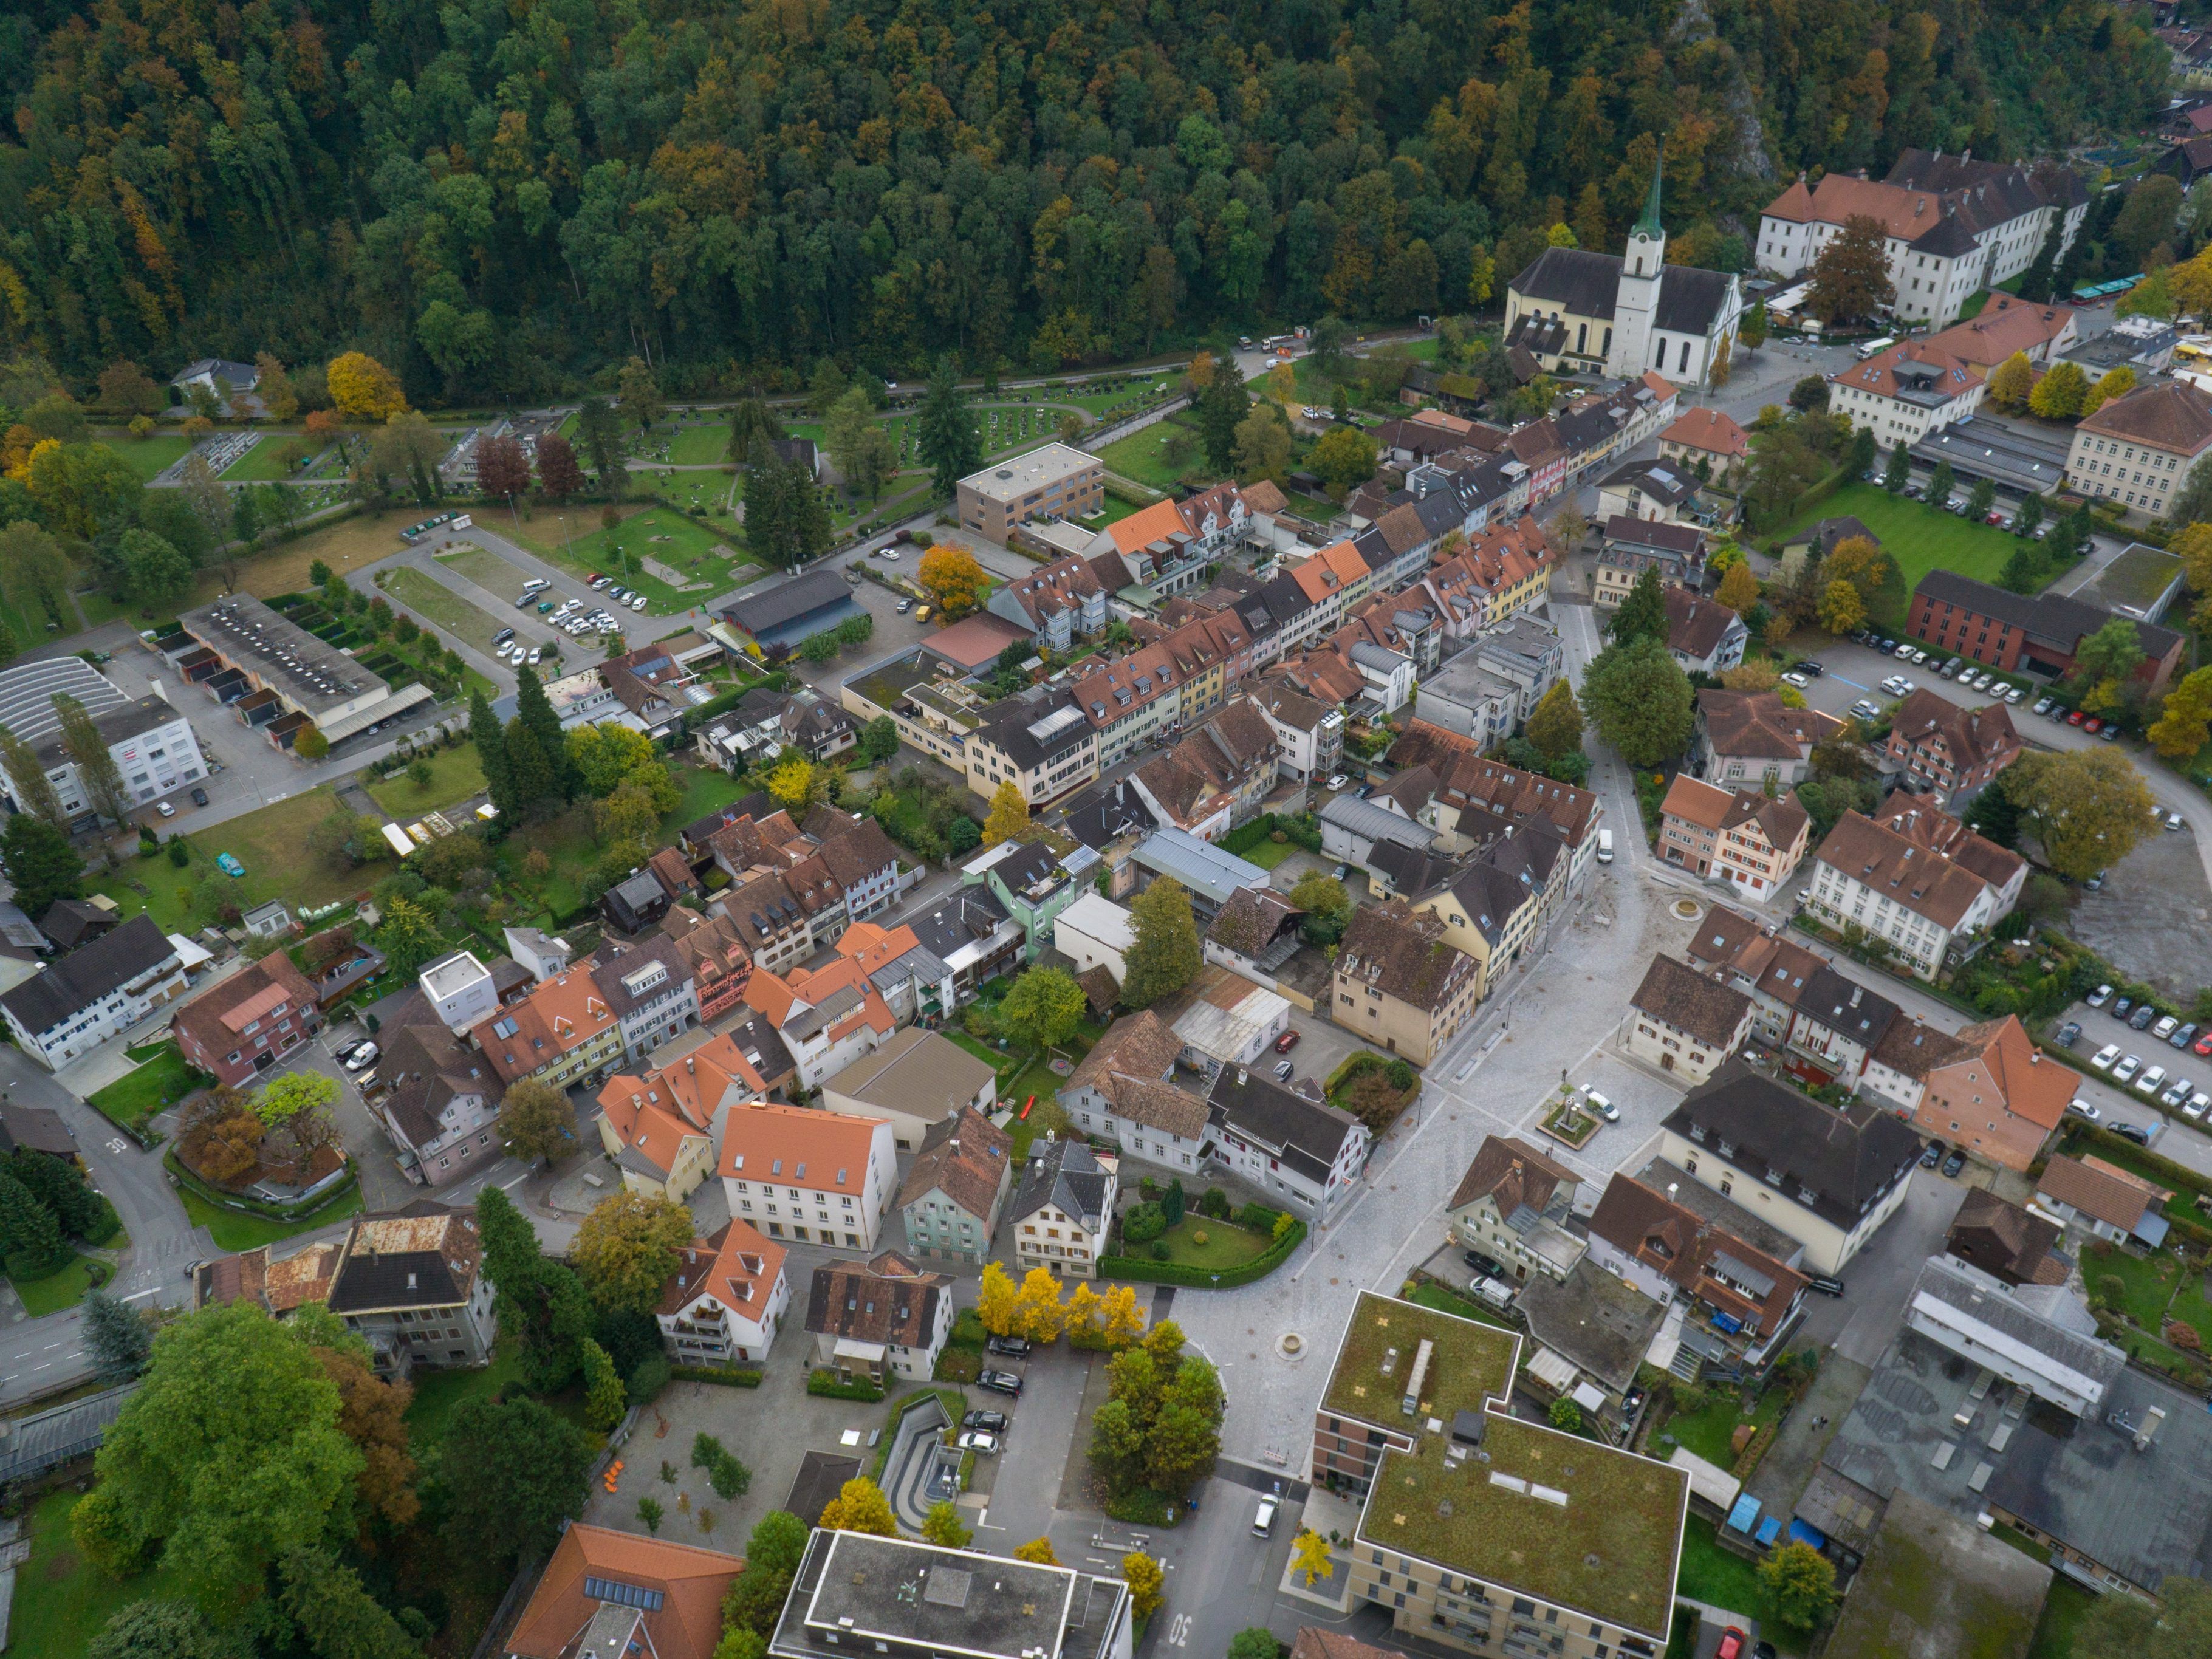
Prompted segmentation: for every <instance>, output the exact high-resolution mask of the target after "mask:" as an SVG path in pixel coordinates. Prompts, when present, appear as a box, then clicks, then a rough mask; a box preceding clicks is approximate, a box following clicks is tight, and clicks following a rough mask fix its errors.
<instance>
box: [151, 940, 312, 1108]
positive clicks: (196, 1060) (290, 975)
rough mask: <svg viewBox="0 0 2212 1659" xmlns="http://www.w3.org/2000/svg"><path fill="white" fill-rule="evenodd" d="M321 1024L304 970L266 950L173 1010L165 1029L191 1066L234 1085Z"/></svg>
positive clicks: (244, 1081) (281, 954)
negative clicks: (302, 971) (217, 983)
mask: <svg viewBox="0 0 2212 1659" xmlns="http://www.w3.org/2000/svg"><path fill="white" fill-rule="evenodd" d="M322 1027H323V1016H322V1011H321V1010H320V1009H319V1007H317V1006H316V1004H315V993H314V987H313V986H311V985H309V984H308V983H307V975H304V974H302V973H301V971H300V970H299V969H297V968H295V967H294V966H293V965H292V959H291V957H288V956H286V955H285V954H284V952H283V951H270V953H269V954H268V955H267V956H265V957H262V958H261V960H260V961H258V962H254V963H247V964H246V966H245V967H243V968H241V969H239V970H238V972H236V973H234V974H233V975H231V976H230V977H229V978H228V979H227V980H224V981H222V983H221V984H219V985H216V986H214V987H210V989H208V990H205V991H203V992H202V993H201V994H199V995H197V996H196V997H194V998H193V999H192V1000H191V1001H190V1002H187V1003H186V1004H185V1006H183V1007H181V1008H179V1009H178V1010H177V1015H176V1018H175V1019H173V1021H171V1022H170V1028H169V1029H170V1030H171V1031H172V1032H173V1034H174V1035H175V1036H176V1039H177V1047H178V1048H179V1051H180V1052H181V1053H182V1054H184V1057H185V1059H186V1060H190V1061H191V1063H192V1066H193V1067H194V1069H196V1070H197V1071H202V1072H205V1073H207V1074H208V1075H209V1076H210V1077H212V1078H213V1079H215V1080H216V1082H218V1083H222V1084H227V1085H229V1086H230V1087H231V1088H234V1089H238V1088H246V1087H250V1086H252V1081H253V1079H255V1078H257V1077H259V1076H261V1075H262V1074H263V1073H266V1072H267V1071H269V1070H270V1067H272V1066H275V1065H276V1062H277V1061H278V1060H280V1059H282V1058H283V1056H284V1055H285V1054H289V1053H290V1052H291V1051H292V1050H293V1049H294V1048H297V1047H298V1046H299V1045H300V1044H301V1043H302V1042H305V1041H307V1038H309V1037H311V1036H313V1035H314V1034H315V1033H316V1032H317V1031H319V1030H322Z"/></svg>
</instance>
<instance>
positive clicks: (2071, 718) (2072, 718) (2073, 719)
mask: <svg viewBox="0 0 2212 1659" xmlns="http://www.w3.org/2000/svg"><path fill="white" fill-rule="evenodd" d="M2066 724H2067V725H2069V726H2079V725H2081V710H2080V709H2078V708H2077V709H2075V711H2074V712H2073V713H2072V714H2069V715H2068V716H2067V717H2066Z"/></svg>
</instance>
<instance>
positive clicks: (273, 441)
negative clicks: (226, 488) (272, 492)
mask: <svg viewBox="0 0 2212 1659" xmlns="http://www.w3.org/2000/svg"><path fill="white" fill-rule="evenodd" d="M294 442H295V439H294V438H293V435H291V434H290V433H289V432H269V433H264V434H263V435H262V438H261V441H260V442H259V443H258V444H256V445H254V446H253V447H252V448H251V449H249V450H247V451H246V453H244V454H243V455H241V456H240V457H239V458H238V459H236V460H234V461H233V462H232V463H231V464H230V465H228V466H227V467H225V468H223V470H222V477H223V479H224V481H225V482H227V483H283V481H284V480H285V479H287V478H296V477H299V476H300V470H295V468H292V467H289V466H286V465H284V464H283V462H282V461H280V460H278V459H276V458H277V456H278V455H280V454H282V453H283V452H284V451H285V450H286V449H287V448H289V447H290V446H291V445H292V444H293V443H294ZM302 442H304V441H302ZM305 447H306V448H307V452H308V455H307V459H308V460H310V461H312V460H313V459H315V457H316V456H317V455H318V454H319V453H321V452H320V447H319V446H318V445H314V444H306V445H305Z"/></svg>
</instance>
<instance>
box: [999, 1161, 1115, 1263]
mask: <svg viewBox="0 0 2212 1659" xmlns="http://www.w3.org/2000/svg"><path fill="white" fill-rule="evenodd" d="M1117 1165H1118V1160H1117V1159H1115V1158H1112V1157H1110V1156H1104V1155H1102V1154H1100V1153H1097V1152H1093V1151H1091V1147H1090V1146H1089V1144H1088V1143H1087V1142H1085V1141H1080V1140H1058V1139H1051V1138H1049V1137H1048V1138H1047V1139H1044V1140H1042V1141H1041V1142H1035V1143H1032V1144H1031V1146H1030V1158H1029V1162H1028V1163H1027V1164H1024V1166H1023V1167H1022V1172H1021V1177H1020V1180H1019V1182H1018V1184H1017V1185H1016V1187H1015V1188H1014V1196H1013V1200H1012V1202H1011V1203H1010V1204H1008V1205H1007V1206H1006V1219H1007V1222H1008V1225H1010V1227H1011V1228H1012V1233H1013V1239H1014V1265H1015V1266H1016V1267H1018V1268H1019V1269H1020V1270H1021V1271H1022V1272H1024V1273H1026V1272H1028V1271H1029V1270H1030V1268H1032V1267H1043V1268H1046V1269H1047V1270H1048V1271H1049V1272H1051V1273H1054V1274H1057V1275H1059V1276H1060V1277H1062V1278H1066V1279H1096V1278H1097V1276H1098V1258H1099V1257H1100V1256H1101V1255H1104V1254H1105V1252H1106V1233H1107V1230H1108V1229H1109V1227H1110V1226H1112V1225H1113V1221H1114V1194H1115V1192H1116V1191H1118V1190H1119V1183H1118V1181H1117V1179H1116V1173H1115V1172H1116V1169H1117Z"/></svg>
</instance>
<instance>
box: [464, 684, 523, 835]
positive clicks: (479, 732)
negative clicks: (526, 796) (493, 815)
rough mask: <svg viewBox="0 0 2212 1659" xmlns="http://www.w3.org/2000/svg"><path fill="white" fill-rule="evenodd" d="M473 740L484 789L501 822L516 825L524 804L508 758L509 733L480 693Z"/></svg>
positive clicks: (472, 709)
mask: <svg viewBox="0 0 2212 1659" xmlns="http://www.w3.org/2000/svg"><path fill="white" fill-rule="evenodd" d="M469 736H470V737H471V738H472V739H473V740H474V741H475V744H476V746H477V765H478V766H479V767H481V768H482V769H483V775H484V787H485V788H486V789H488V790H489V792H490V794H491V804H492V805H494V806H495V807H497V808H498V809H499V817H500V822H501V823H502V824H507V823H513V822H514V820H515V818H516V817H518V816H519V815H520V812H521V810H522V806H523V803H522V802H521V801H520V799H517V798H516V795H515V793H514V770H513V768H512V767H511V766H509V765H508V763H507V733H506V732H504V731H502V730H501V729H500V724H499V716H498V715H496V714H493V713H492V712H491V704H490V702H489V701H488V700H487V699H486V698H485V696H484V694H483V692H482V691H481V690H479V691H477V693H476V694H475V695H474V696H471V698H470V699H469Z"/></svg>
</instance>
